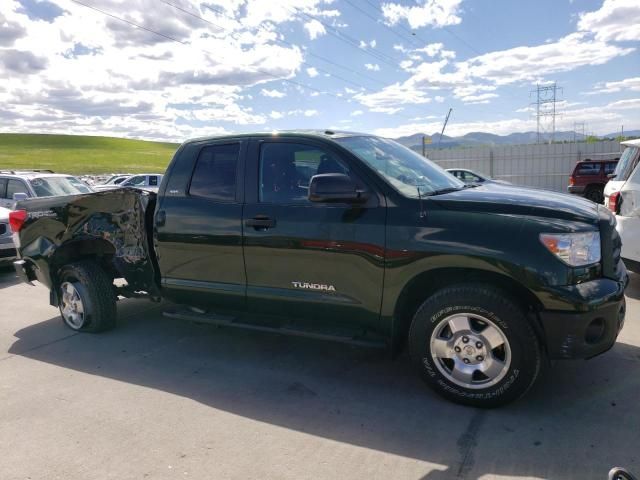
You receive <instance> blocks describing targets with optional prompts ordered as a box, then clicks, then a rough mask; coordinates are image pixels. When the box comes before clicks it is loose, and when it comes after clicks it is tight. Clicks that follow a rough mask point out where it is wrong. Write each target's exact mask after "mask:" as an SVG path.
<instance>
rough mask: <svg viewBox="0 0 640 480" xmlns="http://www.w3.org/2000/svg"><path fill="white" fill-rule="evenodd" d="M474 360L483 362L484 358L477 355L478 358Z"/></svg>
mask: <svg viewBox="0 0 640 480" xmlns="http://www.w3.org/2000/svg"><path fill="white" fill-rule="evenodd" d="M476 360H478V361H479V362H481V361H483V360H484V357H483V356H482V355H478V356H477V357H476Z"/></svg>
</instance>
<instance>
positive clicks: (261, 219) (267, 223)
mask: <svg viewBox="0 0 640 480" xmlns="http://www.w3.org/2000/svg"><path fill="white" fill-rule="evenodd" d="M244 224H245V225H246V226H247V227H253V228H255V229H256V230H266V229H268V228H273V227H275V226H276V221H275V220H274V219H273V218H269V217H267V216H266V215H256V216H255V217H253V218H249V219H248V220H245V222H244Z"/></svg>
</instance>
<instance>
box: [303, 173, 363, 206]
mask: <svg viewBox="0 0 640 480" xmlns="http://www.w3.org/2000/svg"><path fill="white" fill-rule="evenodd" d="M364 200H366V198H365V195H364V193H363V192H359V191H358V190H357V189H356V184H355V183H354V182H353V180H351V178H350V177H349V176H348V175H345V174H344V173H322V174H320V175H314V176H313V177H311V181H310V182H309V201H311V202H336V203H357V202H362V201H364Z"/></svg>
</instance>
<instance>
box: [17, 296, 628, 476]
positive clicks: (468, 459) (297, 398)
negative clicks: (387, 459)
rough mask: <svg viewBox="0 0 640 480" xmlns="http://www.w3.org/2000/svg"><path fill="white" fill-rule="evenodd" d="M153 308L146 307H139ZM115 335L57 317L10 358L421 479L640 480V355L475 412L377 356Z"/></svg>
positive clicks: (224, 334) (184, 326)
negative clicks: (141, 391)
mask: <svg viewBox="0 0 640 480" xmlns="http://www.w3.org/2000/svg"><path fill="white" fill-rule="evenodd" d="M145 305H148V304H146V303H145ZM119 311H120V317H121V320H120V321H119V326H118V329H116V330H114V331H112V332H109V333H105V334H102V335H84V334H71V335H69V336H68V337H65V338H63V339H62V340H61V341H55V342H49V343H45V341H46V338H47V337H52V336H54V334H55V335H59V333H60V329H63V327H62V326H61V322H60V321H59V319H58V318H53V319H50V320H47V321H44V322H41V323H37V324H34V325H31V326H29V327H26V328H24V329H22V330H20V331H18V332H16V333H15V336H16V337H17V338H18V340H17V341H16V342H15V343H14V344H13V345H12V346H11V348H10V350H9V353H11V354H13V355H21V356H24V357H27V358H31V359H36V360H38V361H41V362H47V363H50V364H54V365H58V366H61V367H64V368H69V369H74V370H77V371H81V372H86V373H90V374H93V375H100V376H103V377H107V378H112V379H116V380H118V381H122V382H128V383H130V384H134V385H139V386H145V387H149V388H153V389H157V390H161V391H165V392H169V393H172V394H176V395H180V396H183V397H186V398H189V399H192V400H195V401H198V402H200V403H202V404H205V405H208V406H210V407H212V408H216V409H220V410H224V411H227V412H231V413H233V414H236V415H241V416H244V417H247V418H251V419H254V420H258V421H260V422H266V423H270V424H273V425H277V426H280V427H284V428H288V429H293V430H296V431H300V432H306V433H308V434H312V435H316V436H320V437H324V438H328V439H331V440H335V441H337V442H343V443H348V444H352V445H357V446H361V447H365V448H368V449H373V450H378V451H383V452H388V453H391V454H394V455H399V456H403V457H408V458H413V459H417V460H423V461H428V462H431V463H435V464H438V465H439V466H442V467H441V468H438V469H435V470H431V471H430V472H428V473H427V474H426V475H425V476H424V477H423V479H424V480H441V479H451V478H457V479H459V478H466V479H476V478H480V477H482V476H483V475H515V476H527V477H536V478H560V477H562V478H606V472H607V471H608V469H609V468H610V467H611V466H612V465H614V464H621V465H626V466H628V467H630V468H632V469H635V470H638V469H639V468H638V462H640V458H639V457H638V432H640V409H638V405H637V399H638V398H639V397H640V348H638V347H636V346H633V345H628V344H624V343H618V344H617V345H616V346H615V347H614V349H613V350H612V351H610V352H608V353H607V354H605V355H603V356H601V357H598V358H596V359H593V360H591V361H589V362H582V361H579V362H578V361H576V362H562V363H560V364H558V365H557V366H556V368H555V369H554V370H553V371H552V372H551V373H550V374H547V375H545V376H544V378H542V379H541V381H540V382H539V383H538V384H537V386H536V387H535V388H534V390H533V391H532V392H530V393H529V394H528V395H527V396H526V397H525V398H524V399H522V400H520V401H519V402H516V403H514V404H512V405H509V406H507V407H504V408H501V409H495V410H477V409H473V408H466V407H461V406H457V405H454V404H451V403H449V402H447V401H444V400H442V399H440V398H439V397H438V396H436V395H435V394H433V393H432V392H431V391H429V390H428V389H426V387H424V386H423V384H422V382H421V381H420V380H419V378H417V376H416V375H415V374H414V372H413V369H412V368H411V366H410V364H409V361H408V359H407V358H406V357H404V356H401V357H400V358H397V359H395V360H391V359H390V358H389V357H388V356H387V355H385V354H384V353H381V352H380V351H377V350H368V349H363V348H355V347H350V346H345V345H339V344H332V343H327V342H321V341H313V340H304V339H294V338H288V337H281V336H277V335H270V334H260V333H253V332H244V331H236V330H232V329H225V328H214V327H211V326H206V325H198V324H194V323H189V322H181V321H179V320H172V319H168V318H165V317H162V316H161V315H160V314H159V311H160V310H159V308H158V307H154V308H152V309H151V310H150V311H149V310H147V311H143V312H140V301H126V302H122V304H121V305H120V309H119Z"/></svg>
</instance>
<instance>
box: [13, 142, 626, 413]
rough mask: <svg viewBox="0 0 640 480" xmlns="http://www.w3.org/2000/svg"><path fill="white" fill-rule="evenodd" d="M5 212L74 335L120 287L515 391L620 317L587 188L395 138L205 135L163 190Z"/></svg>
mask: <svg viewBox="0 0 640 480" xmlns="http://www.w3.org/2000/svg"><path fill="white" fill-rule="evenodd" d="M16 208H17V209H16V211H14V212H13V213H12V214H11V225H12V228H13V230H14V232H15V233H14V237H15V240H16V242H17V244H18V251H19V260H18V261H17V262H16V264H15V266H16V271H17V272H18V274H19V275H20V276H21V277H22V278H23V280H24V281H26V282H32V281H34V280H38V281H40V282H41V283H43V284H44V285H46V286H47V287H48V288H49V289H50V290H51V304H52V305H54V306H57V307H59V308H60V312H61V314H62V319H63V320H64V322H65V323H66V325H67V326H68V327H70V328H72V329H74V330H79V331H87V332H98V331H103V330H107V329H110V328H113V327H114V326H115V325H116V301H117V299H118V298H119V297H131V296H147V297H149V298H151V299H160V298H166V299H168V300H170V301H171V302H172V305H174V306H173V307H171V311H170V312H168V314H169V315H172V316H174V317H177V318H184V319H191V320H196V321H200V322H204V323H212V324H216V325H224V326H228V327H240V328H249V329H255V330H261V331H273V332H278V333H282V334H291V335H300V336H310V337H315V338H321V339H330V340H337V341H343V342H349V343H355V344H361V345H365V346H369V345H371V346H376V345H386V346H387V347H389V348H390V349H391V350H392V351H393V352H399V351H401V350H402V349H406V350H407V351H408V353H409V356H410V358H411V359H412V361H413V363H414V364H415V366H416V368H417V370H418V371H419V372H420V373H421V374H422V376H423V378H424V380H425V381H426V383H427V384H429V385H430V386H431V387H432V388H434V389H435V390H436V391H437V392H438V393H440V394H441V395H443V396H445V397H446V398H448V399H450V400H453V401H456V402H459V403H463V404H468V405H475V406H481V407H492V406H497V405H501V404H504V403H507V402H509V401H512V400H514V399H516V398H518V397H520V396H522V395H523V394H524V393H525V392H526V391H527V390H528V389H529V388H530V387H531V385H532V384H533V383H534V381H535V379H536V377H537V376H538V373H539V371H540V369H541V366H542V365H543V364H545V363H546V362H547V360H554V359H564V358H589V357H593V356H595V355H598V354H600V353H603V352H605V351H606V350H608V349H610V348H611V347H612V346H613V344H614V343H615V340H616V338H617V335H618V333H619V331H620V329H621V328H622V325H623V322H624V313H625V300H624V289H625V287H626V285H627V282H628V279H627V273H626V271H625V267H624V265H623V263H622V262H621V261H620V247H621V244H620V239H619V237H618V235H617V233H616V229H615V219H614V217H613V216H612V215H611V214H610V213H609V212H608V211H607V210H606V209H605V208H603V207H602V206H599V205H597V204H595V203H592V202H590V201H588V200H585V199H581V198H575V197H572V196H569V195H565V194H558V193H554V192H549V191H543V190H534V189H527V188H519V187H518V188H516V187H513V186H502V185H487V186H475V187H474V186H467V185H465V184H463V183H462V182H460V181H459V180H457V179H456V178H455V177H453V176H452V175H450V174H448V173H447V172H445V171H444V170H442V169H441V168H440V167H438V166H437V165H435V164H433V163H432V162H430V161H428V160H426V159H424V158H422V157H421V156H419V155H417V154H416V153H414V152H413V151H411V150H409V149H407V148H405V147H402V146H400V145H399V144H397V143H395V142H393V141H391V140H386V139H382V138H379V137H375V136H371V135H362V134H349V133H342V132H330V131H325V132H297V133H296V132H291V133H279V134H245V135H237V136H227V137H215V138H207V139H198V140H193V141H188V142H186V143H184V144H183V145H182V146H181V147H180V148H179V149H178V151H177V152H176V154H175V156H174V158H173V160H172V161H171V163H170V165H169V167H168V169H167V173H166V175H165V176H164V178H163V181H162V185H161V187H160V189H159V192H158V194H157V195H156V194H154V193H149V192H142V191H137V190H133V189H119V190H111V191H107V192H101V193H95V194H86V195H79V196H74V197H57V198H43V199H31V200H25V201H22V202H19V203H18V205H17V207H16Z"/></svg>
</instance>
